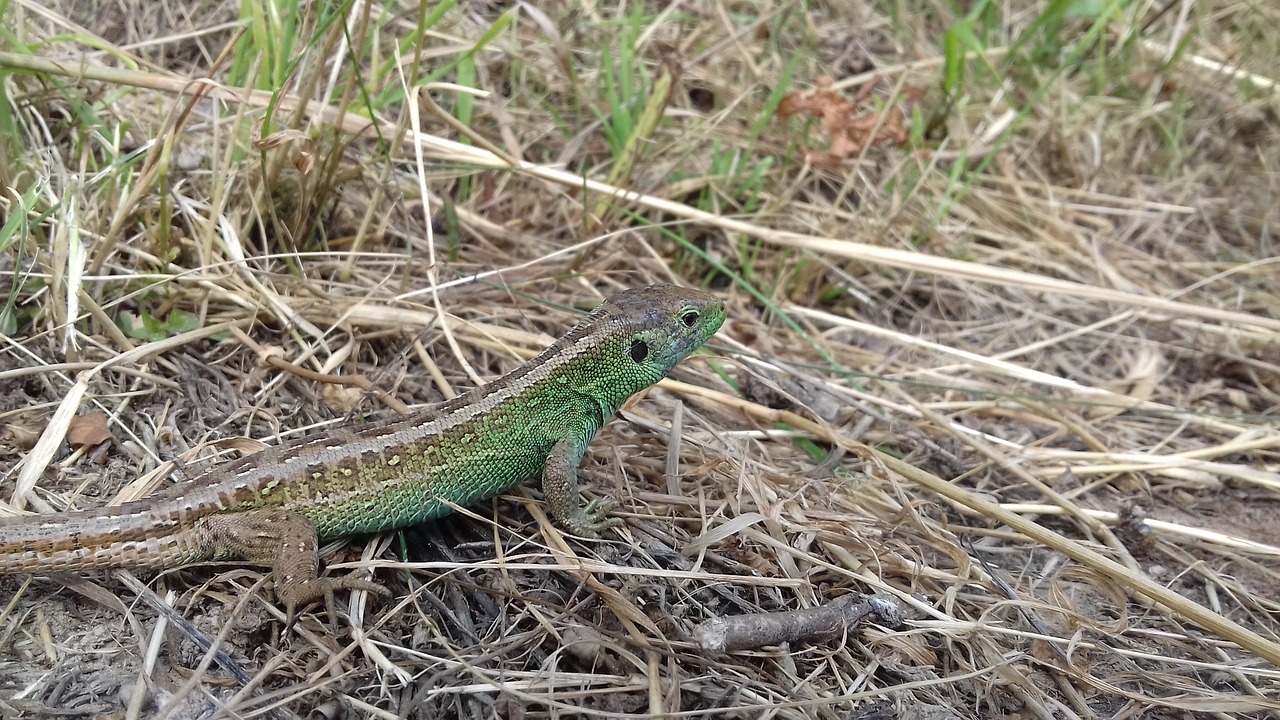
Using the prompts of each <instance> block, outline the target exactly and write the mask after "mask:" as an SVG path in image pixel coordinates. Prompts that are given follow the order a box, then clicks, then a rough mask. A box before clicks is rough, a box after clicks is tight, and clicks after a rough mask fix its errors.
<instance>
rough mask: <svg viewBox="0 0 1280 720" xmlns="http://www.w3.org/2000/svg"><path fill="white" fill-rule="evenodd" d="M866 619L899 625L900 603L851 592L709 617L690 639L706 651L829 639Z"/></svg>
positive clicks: (889, 624) (734, 649) (900, 623)
mask: <svg viewBox="0 0 1280 720" xmlns="http://www.w3.org/2000/svg"><path fill="white" fill-rule="evenodd" d="M867 618H874V620H876V621H877V622H879V623H880V624H882V625H886V626H889V627H899V626H901V625H902V606H900V605H899V604H898V603H897V602H895V601H893V600H891V599H889V598H886V597H882V596H876V595H858V594H856V593H855V594H851V595H845V596H843V597H839V598H836V599H835V600H832V601H831V602H829V603H827V604H826V605H822V606H819V607H816V608H806V609H803V610H787V611H785V612H773V613H753V614H751V615H731V616H729V617H720V618H713V619H711V620H708V621H707V622H704V623H702V624H701V625H699V626H698V628H697V629H696V630H694V632H693V639H694V642H696V643H698V646H699V647H701V648H702V649H703V650H706V651H708V652H714V653H724V652H734V651H737V650H750V649H753V648H758V647H763V646H765V645H780V644H782V643H796V642H807V641H810V640H819V641H821V640H830V639H832V638H835V637H839V636H841V635H844V634H845V633H847V632H848V631H849V630H850V629H851V628H854V627H857V626H858V625H859V624H861V623H862V622H863V621H864V620H866V619H867Z"/></svg>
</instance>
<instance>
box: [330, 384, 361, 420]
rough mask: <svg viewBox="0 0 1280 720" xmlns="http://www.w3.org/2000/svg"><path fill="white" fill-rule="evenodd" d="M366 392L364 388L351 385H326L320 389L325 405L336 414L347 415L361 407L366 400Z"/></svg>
mask: <svg viewBox="0 0 1280 720" xmlns="http://www.w3.org/2000/svg"><path fill="white" fill-rule="evenodd" d="M365 395H366V393H365V391H364V390H363V389H362V388H358V387H353V386H350V385H325V386H324V387H323V388H321V389H320V397H321V398H323V399H324V404H325V405H328V406H329V407H330V408H332V409H333V410H334V412H338V413H342V414H343V415H346V414H347V413H350V412H354V411H355V410H356V409H357V408H359V407H360V403H361V402H362V401H363V400H364V398H365Z"/></svg>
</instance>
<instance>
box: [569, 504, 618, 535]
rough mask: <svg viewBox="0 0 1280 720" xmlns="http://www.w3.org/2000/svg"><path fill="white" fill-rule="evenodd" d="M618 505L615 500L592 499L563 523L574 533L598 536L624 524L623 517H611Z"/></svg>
mask: <svg viewBox="0 0 1280 720" xmlns="http://www.w3.org/2000/svg"><path fill="white" fill-rule="evenodd" d="M617 507H618V503H616V502H614V501H613V500H592V501H590V502H588V503H587V504H586V506H585V507H582V508H579V509H578V512H576V513H574V515H573V516H572V517H568V518H565V519H564V522H563V523H562V524H563V525H564V526H565V528H566V529H568V530H569V532H571V533H573V534H574V535H581V536H582V537H587V538H598V537H600V534H601V533H602V532H604V531H605V530H608V529H609V528H613V527H618V526H619V525H621V524H622V518H615V517H609V513H611V512H613V511H614V510H615V509H617Z"/></svg>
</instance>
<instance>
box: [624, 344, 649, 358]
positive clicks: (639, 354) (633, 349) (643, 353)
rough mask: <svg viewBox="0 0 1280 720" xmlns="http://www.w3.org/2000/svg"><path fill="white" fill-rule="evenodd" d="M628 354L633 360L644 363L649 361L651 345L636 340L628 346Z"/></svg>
mask: <svg viewBox="0 0 1280 720" xmlns="http://www.w3.org/2000/svg"><path fill="white" fill-rule="evenodd" d="M627 354H629V355H630V356H631V359H632V360H635V361H636V362H637V363H642V362H644V361H645V360H648V359H649V343H647V342H645V341H643V340H641V339H639V338H636V339H634V340H632V341H631V344H630V345H629V346H627Z"/></svg>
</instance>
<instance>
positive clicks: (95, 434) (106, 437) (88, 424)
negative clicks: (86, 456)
mask: <svg viewBox="0 0 1280 720" xmlns="http://www.w3.org/2000/svg"><path fill="white" fill-rule="evenodd" d="M113 440H115V436H114V435H112V434H111V428H110V427H108V426H107V416H106V415H103V414H102V413H89V414H88V415H77V416H75V417H73V418H71V424H70V425H68V426H67V444H68V445H70V446H71V447H73V448H75V449H76V450H79V449H80V448H92V447H96V446H98V445H102V444H104V443H110V442H111V441H113Z"/></svg>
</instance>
